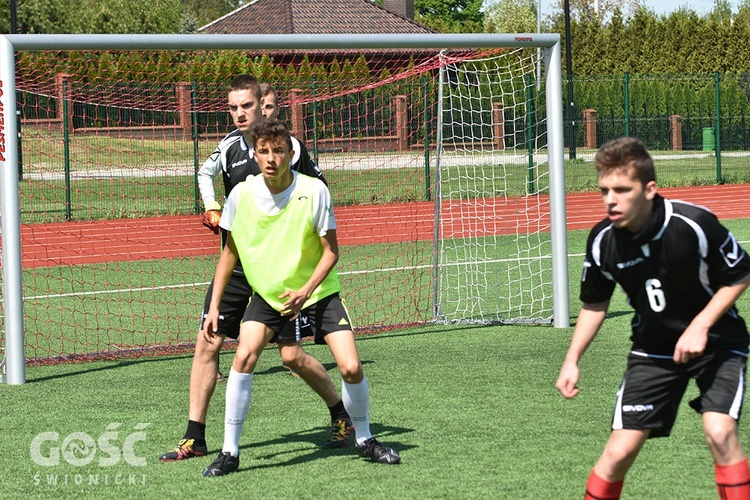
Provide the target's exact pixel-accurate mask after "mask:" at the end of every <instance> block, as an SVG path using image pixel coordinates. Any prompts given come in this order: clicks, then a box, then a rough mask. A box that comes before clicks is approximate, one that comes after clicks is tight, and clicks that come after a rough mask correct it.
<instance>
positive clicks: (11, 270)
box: [0, 33, 570, 384]
mask: <svg viewBox="0 0 750 500" xmlns="http://www.w3.org/2000/svg"><path fill="white" fill-rule="evenodd" d="M499 48H507V49H518V50H519V51H523V52H524V53H528V54H531V52H534V53H535V54H537V53H538V54H540V57H537V56H536V55H534V56H528V57H527V55H523V56H521V55H519V56H518V57H517V58H516V59H514V60H517V61H518V62H517V63H507V62H497V61H492V60H491V57H492V56H488V58H487V59H486V60H479V61H472V62H470V63H466V62H465V61H463V60H461V61H459V60H456V61H455V63H454V62H452V61H450V60H449V61H447V63H446V64H445V65H444V66H441V69H440V82H441V84H440V87H439V94H440V95H439V97H438V109H439V111H438V113H439V117H438V120H437V121H438V123H439V125H438V130H436V131H435V132H436V137H437V141H436V144H435V151H436V154H435V157H434V158H431V159H430V162H431V164H434V165H435V166H436V169H435V170H434V171H435V175H436V176H437V179H436V184H435V186H436V187H435V189H436V191H437V192H436V193H435V224H434V233H435V239H434V247H435V248H434V253H433V256H434V261H433V282H432V283H433V287H434V290H433V299H432V306H433V311H432V314H433V319H434V320H436V321H441V320H442V321H445V322H456V321H468V322H495V321H493V320H496V319H499V322H501V323H503V322H508V321H506V320H507V319H511V320H512V319H513V318H505V317H501V318H497V317H496V313H495V312H493V311H492V310H489V311H487V310H484V309H485V308H483V310H482V311H479V312H477V311H475V310H474V309H475V307H474V306H475V304H473V303H474V302H476V301H477V300H483V299H476V298H474V297H473V295H472V294H471V293H469V294H468V295H465V296H453V295H451V294H450V293H447V294H446V292H445V291H446V290H449V291H450V290H452V289H454V288H455V287H466V286H468V287H469V288H471V287H474V284H473V283H470V284H468V285H467V283H466V282H469V281H474V279H475V277H478V279H480V280H482V281H483V282H482V283H481V284H479V285H477V289H478V290H479V292H478V293H480V294H483V293H484V292H483V290H487V289H492V288H497V284H496V283H494V282H493V281H492V280H488V279H487V278H488V276H492V275H496V274H498V273H507V276H506V275H505V274H503V275H500V276H495V278H496V279H499V283H500V286H501V287H502V286H505V285H504V284H503V283H504V282H505V278H507V279H514V280H517V278H518V276H519V275H520V276H527V275H528V274H530V273H536V270H532V269H531V268H532V267H534V266H536V265H537V264H538V261H540V260H546V261H548V262H551V266H550V267H549V268H546V269H545V270H544V273H545V275H549V278H550V279H551V286H549V287H548V288H550V289H551V300H552V307H551V311H550V314H548V315H547V316H546V320H547V322H548V323H552V324H553V326H554V327H557V328H566V327H568V326H570V310H569V290H568V286H569V285H568V254H567V235H566V208H565V178H564V146H563V118H562V113H563V104H562V79H561V47H560V37H559V35H556V34H537V33H531V34H419V35H414V34H411V35H410V34H405V35H399V36H393V35H390V34H382V35H350V34H338V35H275V36H272V37H269V36H266V35H2V36H0V169H2V170H1V171H0V199H1V200H0V216H1V218H0V221H1V225H2V226H1V227H2V278H3V284H2V292H3V294H2V314H3V318H2V319H3V321H2V323H3V327H4V339H5V346H4V347H5V361H4V363H3V364H2V365H0V366H1V367H2V368H3V369H4V371H5V376H4V380H3V381H4V382H6V383H8V384H23V383H24V382H25V379H26V375H25V352H24V342H25V340H24V310H23V300H24V296H23V289H22V283H23V274H22V273H23V269H22V253H21V217H20V212H19V206H20V200H19V177H20V174H21V165H20V156H21V155H20V151H19V148H18V143H17V140H16V138H17V136H18V134H19V129H18V125H17V119H16V116H17V104H16V90H17V89H16V67H15V60H16V53H19V52H24V51H44V50H62V51H65V50H69V51H76V50H120V51H134V50H152V51H170V50H185V51H188V50H210V51H213V50H217V51H218V50H318V49H347V50H360V49H361V50H365V49H449V50H447V51H446V52H445V54H446V57H448V58H449V59H450V50H455V49H488V50H489V49H499ZM529 49H539V50H538V51H537V50H529ZM514 57H515V56H514ZM467 64H472V65H473V66H472V67H467ZM515 64H517V67H516V66H514V65H515ZM534 65H536V68H538V67H540V66H543V67H544V71H543V88H544V95H543V98H540V99H541V100H543V107H544V110H545V117H544V127H543V129H544V131H543V132H536V133H534V134H532V129H536V128H537V124H535V123H531V121H533V120H535V118H534V114H535V113H536V112H537V110H536V109H535V106H536V99H537V97H535V95H533V93H532V92H531V89H532V88H533V87H536V88H537V89H539V88H540V87H539V84H540V82H539V81H533V82H532V81H531V80H529V81H528V82H526V86H524V87H522V88H512V89H510V90H501V91H500V94H498V95H499V96H500V97H499V99H501V100H502V99H511V97H510V96H515V95H518V96H520V98H518V99H517V102H514V103H512V102H499V108H493V110H492V112H493V113H500V115H501V116H502V113H503V112H504V110H505V109H506V108H510V107H511V106H517V107H518V109H517V111H515V113H516V114H515V117H514V118H512V119H511V120H510V123H511V124H510V125H509V127H510V128H513V127H514V126H515V125H513V124H514V123H516V122H517V123H518V124H519V129H518V130H517V131H513V130H502V129H500V130H498V129H497V128H492V127H493V126H492V125H490V126H489V127H490V128H491V129H492V130H491V132H490V133H489V135H490V137H489V142H490V143H493V141H494V146H492V144H490V145H489V146H485V145H482V144H484V143H485V142H487V139H488V138H487V132H486V130H487V123H483V124H478V125H476V126H473V125H472V123H471V120H473V118H472V117H473V116H474V114H473V111H472V109H473V106H475V104H474V102H475V100H476V99H475V97H477V96H474V95H471V94H472V93H471V92H469V95H459V94H460V93H459V94H456V95H454V94H452V93H451V92H452V89H453V88H454V87H456V86H455V85H453V83H455V82H458V81H467V82H469V84H473V82H474V81H475V80H476V81H477V82H478V81H486V85H487V86H488V87H492V88H495V87H497V88H504V86H505V85H506V83H507V82H505V81H504V80H503V78H504V75H503V73H502V71H506V70H507V71H508V73H507V75H511V74H513V72H514V71H520V72H521V74H524V75H526V74H531V75H532V76H531V77H533V73H536V71H537V70H536V68H535V67H534ZM505 66H508V67H505ZM503 68H504V69H503ZM530 68H531V69H533V72H530V71H529V69H530ZM464 72H466V73H465V74H464ZM462 75H464V76H462ZM508 78H509V79H510V77H508ZM501 80H503V81H501ZM460 87H461V88H464V87H465V85H464V86H460ZM506 96H508V97H506ZM479 98H480V100H482V104H481V106H482V107H483V109H482V111H481V112H479V111H477V113H476V116H479V115H480V114H486V111H487V110H486V106H487V102H488V101H487V99H489V98H490V97H489V96H480V97H479ZM493 98H494V96H493ZM491 105H496V106H497V105H498V103H497V102H495V103H491ZM454 118H455V119H456V120H457V121H456V122H452V120H453V119H454ZM502 121H503V120H502V118H501V122H502ZM524 127H526V128H524ZM493 134H494V135H493ZM541 136H544V137H543V139H542V138H541ZM506 137H509V138H510V139H508V144H506V143H505V141H506ZM511 143H512V144H511ZM516 143H517V144H516ZM506 146H507V147H506ZM468 157H471V159H467V158H468ZM472 162H473V163H472ZM456 164H460V167H459V169H458V171H459V172H460V171H463V172H464V174H461V173H459V174H458V175H459V176H460V175H463V177H453V176H454V172H456V171H455V170H452V169H451V165H456ZM541 164H543V169H544V172H545V173H544V176H543V177H544V180H543V182H544V184H545V187H544V191H543V192H542V193H540V192H539V190H538V185H537V184H535V183H538V182H539V179H540V178H539V177H536V178H534V179H532V178H531V177H529V181H530V182H531V184H532V187H531V188H530V189H528V190H526V191H523V189H525V188H523V186H522V187H521V193H520V195H519V196H518V199H519V200H522V201H521V203H525V207H526V208H525V209H526V210H529V212H533V213H534V214H535V215H534V216H538V217H539V220H538V221H536V223H537V224H538V226H537V227H536V229H535V231H537V232H544V233H546V234H548V235H549V236H548V237H547V238H546V239H545V240H544V241H543V242H542V243H541V244H539V245H538V247H537V248H534V249H533V250H531V249H530V242H529V241H528V239H526V238H525V237H522V236H514V235H513V234H509V235H508V237H507V238H508V241H510V242H511V244H513V242H516V243H518V242H519V241H521V240H523V241H521V243H520V244H518V249H517V251H516V252H514V254H515V255H514V257H513V258H514V260H515V261H517V262H522V261H526V262H527V263H522V264H520V265H518V266H516V265H515V264H514V266H513V267H512V268H510V267H508V266H501V269H502V271H499V270H498V269H500V268H496V267H493V265H494V263H493V262H492V261H493V255H492V254H493V248H495V246H498V245H500V244H501V243H500V242H499V241H498V240H497V239H494V236H491V237H490V239H487V240H485V239H483V237H482V236H483V235H484V233H483V231H485V230H486V228H480V229H478V230H477V225H476V222H477V221H478V220H479V219H481V218H483V217H484V215H483V214H482V213H480V212H477V210H476V209H477V206H478V205H477V204H473V203H472V202H470V201H469V202H468V203H465V204H463V205H462V203H453V202H449V201H447V200H448V199H449V197H452V198H453V199H454V200H459V201H460V202H464V201H466V198H467V196H468V197H471V196H470V195H466V193H465V192H456V193H455V194H450V193H449V192H448V191H449V190H452V189H456V186H464V184H465V182H466V181H467V180H471V181H472V182H474V180H476V179H479V182H482V183H487V182H489V181H487V180H482V178H481V176H482V175H485V174H484V173H483V171H486V170H492V171H493V172H495V173H493V174H492V175H493V176H495V175H499V177H497V179H499V180H498V182H499V183H503V182H505V180H504V179H505V178H506V176H509V175H511V171H513V172H515V171H518V172H521V175H522V176H524V175H526V172H531V171H537V170H539V168H540V165H541ZM477 172H480V173H479V174H477ZM497 172H500V173H499V174H497ZM529 175H531V174H529ZM534 186H536V187H534ZM461 189H463V188H461ZM468 189H469V191H471V190H473V189H474V187H472V186H469V188H468ZM489 189H490V190H494V189H500V188H499V187H498V188H496V187H494V186H490V188H489ZM505 189H507V186H504V188H503V190H502V192H503V193H506V191H505ZM509 191H510V190H509ZM491 192H494V191H491ZM514 192H515V191H514ZM481 196H483V195H481ZM503 196H505V194H503ZM540 197H541V198H543V199H544V200H545V201H544V207H543V210H545V211H546V212H545V213H539V207H538V205H539V202H538V199H540ZM484 201H485V200H482V203H481V205H485V203H484ZM532 205H533V206H532ZM467 206H468V211H464V210H465V209H466V208H467ZM515 210H518V207H516V208H515ZM450 217H458V218H460V219H463V221H464V222H467V221H468V229H463V230H462V231H477V232H478V234H479V237H478V236H477V234H473V236H472V238H473V240H482V241H481V242H480V243H479V244H477V243H476V241H472V242H471V244H470V245H468V244H466V243H461V241H462V238H464V236H462V235H459V234H456V235H451V234H447V233H448V232H449V231H453V230H455V229H456V227H457V224H458V222H456V221H451V220H449V218H450ZM501 217H503V215H502V213H501V212H493V213H492V214H491V215H490V216H489V218H501ZM542 218H543V219H544V221H543V222H542V221H541V219H542ZM459 222H460V221H459ZM492 232H493V230H486V233H487V235H488V236H489V235H490V234H491V233H492ZM455 242H459V243H458V244H454V243H455ZM502 244H506V242H503V243H502ZM462 252H463V253H464V254H466V255H459V254H460V253H462ZM540 252H541V255H540ZM528 262H532V264H531V266H529V265H528ZM511 276H512V278H511ZM206 278H207V279H208V277H206ZM534 279H536V278H534ZM545 286H546V285H545ZM520 293H521V295H523V294H524V293H525V291H523V290H521V291H520ZM545 293H547V292H545ZM548 295H549V294H548ZM497 300H511V301H512V300H516V296H512V297H510V298H507V297H504V296H503V297H499V298H494V297H492V298H490V301H497ZM522 300H523V299H522ZM467 303H468V306H467ZM509 322H513V321H509ZM521 322H523V320H522V321H521ZM0 338H2V336H0ZM0 361H2V359H0ZM2 375H3V374H2V373H1V372H0V376H2Z"/></svg>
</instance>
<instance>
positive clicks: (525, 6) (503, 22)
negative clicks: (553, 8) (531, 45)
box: [484, 0, 537, 33]
mask: <svg viewBox="0 0 750 500" xmlns="http://www.w3.org/2000/svg"><path fill="white" fill-rule="evenodd" d="M536 28H537V4H536V1H535V0H497V1H495V2H494V3H491V4H489V5H488V6H487V8H486V10H485V12H484V29H485V31H486V32H487V33H535V32H536Z"/></svg>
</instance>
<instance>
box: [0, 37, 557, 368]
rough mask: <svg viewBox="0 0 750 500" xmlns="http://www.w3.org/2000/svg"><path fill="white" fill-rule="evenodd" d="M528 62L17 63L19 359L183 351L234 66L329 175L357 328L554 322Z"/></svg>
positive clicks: (115, 55)
mask: <svg viewBox="0 0 750 500" xmlns="http://www.w3.org/2000/svg"><path fill="white" fill-rule="evenodd" d="M534 64H535V59H534V55H533V53H532V52H530V51H526V52H524V51H516V52H509V51H506V50H494V51H486V50H484V51H479V50H460V51H452V52H451V53H449V54H447V53H443V54H440V53H436V52H434V51H416V50H405V51H400V52H398V53H397V54H394V53H385V52H382V51H379V52H378V51H375V52H371V53H362V52H361V51H358V52H356V53H354V52H346V51H344V52H342V51H338V52H336V53H330V52H323V51H308V52H305V51H290V52H285V53H274V54H271V55H269V54H263V55H259V54H253V53H247V52H239V51H198V52H195V51H191V52H178V51H169V52H135V51H132V52H130V51H67V52H66V51H58V52H51V51H40V52H29V53H20V54H19V57H18V64H17V68H16V87H17V92H16V99H17V106H18V109H19V111H20V117H19V125H20V126H19V130H20V131H21V134H20V145H21V148H20V155H19V156H20V163H21V172H20V175H21V182H20V211H21V224H22V226H21V240H22V265H23V295H24V329H25V333H26V338H25V342H26V355H27V358H28V362H29V363H46V362H57V361H66V360H78V359H95V358H101V357H119V356H139V355H144V354H151V353H157V354H159V353H164V352H175V351H181V350H184V349H189V348H190V347H191V346H192V343H193V342H194V340H195V337H196V334H197V330H198V327H199V316H200V311H201V308H202V304H203V299H204V296H205V292H206V288H207V285H208V282H209V281H210V279H211V277H212V275H213V272H214V269H215V264H216V261H217V256H218V253H219V250H220V242H219V239H218V237H217V236H215V235H214V234H213V233H211V232H210V231H208V230H207V229H206V228H204V227H203V226H202V225H201V222H200V217H201V215H200V214H201V211H202V205H201V203H200V199H199V193H198V189H197V182H196V172H197V169H198V168H199V167H200V165H201V163H202V162H203V160H204V159H205V158H206V157H207V156H208V155H209V154H210V153H211V152H212V151H213V149H214V148H215V147H216V144H217V142H218V140H220V138H221V137H223V136H224V135H225V134H226V133H228V132H229V131H230V130H231V127H232V124H231V120H230V118H229V116H228V113H227V112H226V85H227V82H228V81H229V80H231V78H232V77H233V76H235V75H236V74H240V73H251V74H254V75H255V76H257V77H258V78H259V80H261V81H267V82H269V83H272V84H273V85H274V87H275V88H276V89H277V91H278V93H279V101H280V107H281V114H280V118H281V119H283V120H285V121H287V122H288V123H289V124H290V125H291V128H292V129H293V132H294V133H295V135H296V136H297V137H298V138H300V139H301V140H302V141H303V142H304V143H305V144H306V145H307V148H308V150H310V152H311V154H312V155H313V157H314V158H315V159H316V160H317V162H318V164H319V166H320V167H321V170H322V171H323V173H324V175H325V177H326V179H327V181H328V183H329V187H330V190H331V193H332V196H333V199H334V204H335V210H336V219H337V225H338V230H337V233H338V238H339V244H340V246H341V258H340V261H339V264H338V266H337V268H338V270H339V275H340V276H341V281H342V288H343V293H342V296H343V298H344V300H345V302H346V303H347V306H348V308H349V311H350V313H351V316H352V319H353V321H354V322H355V327H356V329H357V331H358V332H367V331H373V330H379V329H384V328H395V327H400V326H405V325H415V324H421V323H424V322H428V321H432V320H433V319H434V317H435V313H436V311H437V312H438V315H439V317H440V318H443V319H450V320H456V319H459V318H460V317H463V318H464V319H469V320H474V319H476V318H480V319H487V318H494V319H498V318H499V319H505V318H511V317H521V316H522V315H523V317H525V318H538V317H544V318H546V317H548V314H546V313H544V312H540V311H545V310H546V309H545V308H547V309H551V306H549V305H548V304H547V303H548V302H549V296H548V293H547V289H548V283H549V281H550V278H549V274H550V273H549V270H548V268H549V267H550V266H549V265H548V259H545V258H544V257H543V255H548V254H549V248H548V247H549V238H548V235H547V234H545V233H546V232H548V229H549V228H548V222H546V219H545V217H547V215H546V214H547V213H548V207H547V204H546V201H545V199H546V198H545V196H546V194H545V189H546V187H545V184H546V181H545V180H544V170H545V169H544V165H545V164H544V161H543V160H542V158H543V157H544V145H543V140H544V133H543V131H542V129H543V122H540V120H539V117H538V114H539V112H540V110H541V108H542V107H543V103H540V102H538V100H539V99H540V97H539V96H540V95H543V93H542V94H539V93H538V92H537V90H536V89H535V87H534V85H535V82H531V83H529V82H528V81H527V80H528V78H527V77H528V75H533V71H532V69H533V65H534ZM441 71H444V72H445V74H448V75H449V77H448V78H447V79H446V80H445V82H446V83H445V85H443V88H442V91H441V90H440V73H441ZM529 89H532V90H533V93H532V94H531V97H529V95H528V92H529ZM441 93H442V95H443V102H442V104H441V103H440V101H439V96H440V95H441ZM498 103H499V104H500V108H498ZM530 106H531V108H530ZM532 108H533V112H534V114H533V116H531V115H530V114H529V110H530V109H532ZM498 109H499V110H500V111H498ZM529 119H531V120H533V123H531V125H530V126H529V125H527V124H526V121H527V120H529ZM438 130H439V131H440V134H438ZM498 131H501V133H499V132H498ZM439 136H442V138H443V140H442V142H441V143H440V147H441V148H442V153H441V154H442V157H441V158H439V159H438V152H440V148H437V139H438V137H439ZM529 137H533V139H531V140H530V139H529ZM532 143H533V149H532V150H529V151H526V149H525V148H527V147H528V146H529V145H530V144H532ZM501 145H502V147H501ZM532 156H533V158H534V160H533V167H532V166H531V163H528V164H527V162H528V159H529V158H531V157H532ZM438 168H439V169H440V172H438V171H437V169H438ZM532 171H533V178H532V177H530V173H531V172H532ZM438 174H439V175H438ZM438 179H440V180H439V181H438ZM438 182H439V183H438ZM216 184H217V195H218V198H219V199H221V198H222V196H221V195H222V194H223V193H222V192H221V191H222V190H221V189H220V188H219V187H218V185H219V184H220V182H216ZM436 200H440V201H439V202H437V203H436ZM436 206H437V207H440V215H441V217H443V219H441V221H440V225H439V228H440V230H439V234H440V244H439V250H440V252H439V255H440V259H439V261H438V262H437V264H438V266H437V267H436V261H435V249H436V244H435V239H434V236H435V220H436V219H435V215H436V214H435V211H436ZM511 262H512V263H511ZM436 270H439V272H436ZM530 277H531V280H532V283H533V286H532V287H531V288H529V287H527V284H528V283H529V281H528V280H529V278H530ZM436 284H437V285H439V286H438V287H437V295H435V293H436V288H435V285H436ZM499 289H503V293H502V294H501V295H500V296H496V295H494V294H495V293H496V292H497V291H498V290H499ZM506 289H507V292H506ZM538 289H541V290H543V291H542V292H540V291H538ZM458 290H460V292H459V291H458ZM454 292H455V293H454ZM436 298H438V303H439V306H440V307H439V308H438V309H435V308H434V307H433V306H434V304H433V303H434V300H435V299H436ZM519 302H520V303H521V304H522V305H520V306H519V305H518V303H519ZM488 303H493V304H494V305H495V306H496V307H498V308H499V309H498V310H497V311H495V310H492V308H489V307H488V306H487V305H486V304H488ZM537 303H539V304H540V305H537ZM500 310H504V311H507V312H498V311H500ZM3 331H4V328H3V330H2V331H0V340H2V341H4V339H3V338H2V335H4V333H3Z"/></svg>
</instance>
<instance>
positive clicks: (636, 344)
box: [580, 195, 750, 356]
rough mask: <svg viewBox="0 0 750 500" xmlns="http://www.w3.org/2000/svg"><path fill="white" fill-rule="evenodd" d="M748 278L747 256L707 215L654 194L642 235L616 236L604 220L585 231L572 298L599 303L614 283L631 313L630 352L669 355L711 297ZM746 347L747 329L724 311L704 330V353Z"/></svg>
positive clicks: (733, 310) (617, 232)
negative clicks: (576, 289)
mask: <svg viewBox="0 0 750 500" xmlns="http://www.w3.org/2000/svg"><path fill="white" fill-rule="evenodd" d="M748 275H750V256H748V254H747V253H746V252H745V251H744V249H743V248H742V247H741V246H740V245H739V244H738V242H737V240H736V239H735V237H734V236H733V235H732V233H731V232H729V231H728V230H727V229H726V228H725V227H724V226H722V225H721V224H720V223H719V221H718V220H717V219H716V217H715V216H714V215H713V214H712V213H711V212H709V211H708V210H707V209H705V208H703V207H699V206H696V205H693V204H690V203H686V202H682V201H669V200H666V199H664V198H662V197H661V196H658V195H657V196H656V198H655V200H654V210H653V211H652V213H651V218H650V220H649V222H648V223H647V224H646V229H645V230H644V232H641V233H640V234H634V233H632V232H630V231H628V230H626V229H616V228H615V227H614V226H613V225H612V223H611V222H610V221H609V219H605V220H603V221H601V222H599V223H598V224H597V225H596V226H595V227H594V229H592V230H591V233H590V234H589V238H588V243H587V245H586V260H585V262H584V265H583V278H582V280H581V295H580V298H581V301H582V302H584V303H590V304H595V303H601V302H605V301H607V300H609V299H610V297H611V296H612V293H613V291H614V288H615V285H616V284H619V285H620V286H621V287H622V289H623V290H624V291H625V293H626V294H627V297H628V302H629V303H630V305H631V306H632V307H633V309H635V314H634V316H633V320H632V325H631V326H632V337H631V339H632V341H633V349H634V350H640V351H644V352H646V353H650V354H663V355H668V356H671V355H672V354H673V353H674V347H675V344H676V343H677V340H678V338H679V337H680V335H681V334H682V333H683V331H684V330H685V328H687V326H688V325H689V324H690V322H691V321H692V320H693V318H694V317H695V316H696V315H697V314H698V313H699V312H700V311H701V310H703V308H704V307H705V306H706V304H707V303H708V301H709V300H711V297H713V295H714V293H715V292H716V290H718V289H719V288H721V287H722V286H731V285H734V284H736V283H739V282H740V281H742V280H743V279H745V278H746V277H747V276H748ZM747 347H748V333H747V327H746V325H745V322H744V320H743V319H742V318H741V317H740V316H739V314H738V313H737V309H736V308H735V307H734V306H732V307H731V308H730V309H729V310H728V311H727V312H726V314H724V316H723V317H722V318H721V319H719V321H717V322H716V324H714V325H713V327H711V329H710V331H709V335H708V344H707V346H706V350H707V351H708V350H715V349H736V350H740V351H742V352H745V353H746V352H747Z"/></svg>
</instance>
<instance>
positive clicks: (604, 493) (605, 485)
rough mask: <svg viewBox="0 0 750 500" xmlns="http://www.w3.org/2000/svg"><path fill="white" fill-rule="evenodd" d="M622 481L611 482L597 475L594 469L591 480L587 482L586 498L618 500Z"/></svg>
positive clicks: (590, 476) (586, 499)
mask: <svg viewBox="0 0 750 500" xmlns="http://www.w3.org/2000/svg"><path fill="white" fill-rule="evenodd" d="M622 483H623V482H622V481H617V482H616V483H610V482H609V481H605V480H604V479H602V478H600V477H599V476H597V475H596V473H595V472H594V471H593V470H592V471H591V475H589V482H588V483H586V497H585V500H617V499H618V498H620V492H621V491H622Z"/></svg>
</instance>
